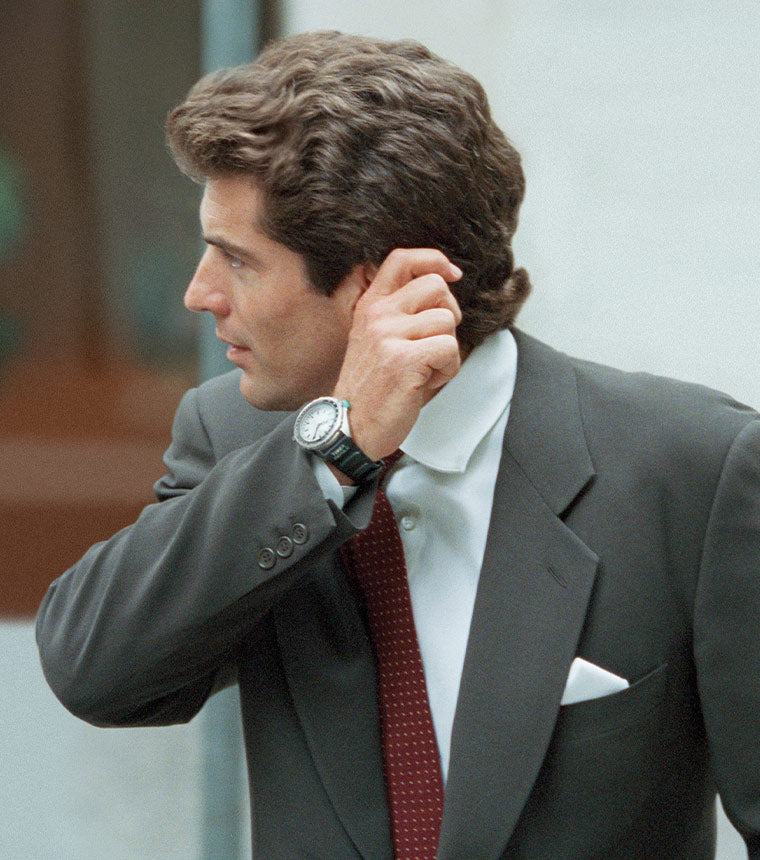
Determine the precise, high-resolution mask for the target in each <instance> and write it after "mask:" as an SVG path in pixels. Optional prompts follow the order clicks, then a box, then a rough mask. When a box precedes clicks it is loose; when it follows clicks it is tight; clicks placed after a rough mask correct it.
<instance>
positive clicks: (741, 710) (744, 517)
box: [694, 420, 760, 860]
mask: <svg viewBox="0 0 760 860" xmlns="http://www.w3.org/2000/svg"><path fill="white" fill-rule="evenodd" d="M694 648H695V658H696V665H697V678H698V684H699V693H700V700H701V704H702V712H703V715H704V720H705V726H706V728H707V734H708V739H709V744H710V752H711V758H712V765H713V771H714V774H715V779H716V782H717V785H718V791H719V792H720V795H721V800H722V802H723V805H724V807H725V809H726V813H727V815H728V817H729V819H730V820H731V822H732V823H733V825H734V826H735V827H736V828H737V830H739V832H740V833H741V834H742V836H743V837H744V840H745V842H746V844H747V848H748V856H749V858H750V860H760V420H754V421H751V422H750V423H748V424H747V425H745V427H744V428H743V430H742V431H741V432H740V433H739V434H738V436H737V437H736V439H735V440H734V443H733V445H732V446H731V449H730V450H729V452H728V455H727V457H726V460H725V463H724V466H723V471H722V475H721V479H720V482H719V484H718V488H717V492H716V495H715V499H714V502H713V507H712V511H711V514H710V519H709V523H708V528H707V532H706V539H705V545H704V551H703V554H702V563H701V569H700V581H699V588H698V591H697V599H696V605H695V615H694Z"/></svg>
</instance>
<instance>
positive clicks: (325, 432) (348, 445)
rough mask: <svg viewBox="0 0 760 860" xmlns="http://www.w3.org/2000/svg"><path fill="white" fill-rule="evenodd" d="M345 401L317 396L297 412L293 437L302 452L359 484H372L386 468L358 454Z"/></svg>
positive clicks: (382, 464) (363, 454) (379, 462)
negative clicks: (333, 467) (313, 455)
mask: <svg viewBox="0 0 760 860" xmlns="http://www.w3.org/2000/svg"><path fill="white" fill-rule="evenodd" d="M349 408H350V404H349V402H348V401H347V400H338V399H337V398H336V397H318V398H317V399H316V400H312V401H311V402H310V403H307V404H306V405H305V406H304V407H303V408H302V409H301V411H300V412H299V413H298V416H297V418H296V423H295V426H294V428H293V438H294V439H295V441H296V442H297V443H298V444H299V445H300V446H301V447H302V448H303V449H304V450H305V451H309V452H310V453H311V454H316V456H317V457H321V458H322V459H323V460H326V461H327V462H328V463H332V464H333V465H334V466H336V467H337V468H338V469H340V471H341V472H343V474H344V475H347V476H348V477H349V478H351V480H352V481H356V483H357V484H362V483H364V482H365V481H371V480H372V479H373V478H374V477H375V475H377V474H378V472H380V471H381V470H382V468H383V466H384V465H385V464H384V463H383V461H382V460H379V461H375V460H370V458H369V457H368V456H367V455H366V454H365V453H364V452H363V451H361V450H360V449H359V448H358V447H357V445H356V443H355V442H354V440H353V439H352V438H351V432H350V430H349V427H348V410H349Z"/></svg>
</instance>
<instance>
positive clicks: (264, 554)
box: [259, 546, 277, 570]
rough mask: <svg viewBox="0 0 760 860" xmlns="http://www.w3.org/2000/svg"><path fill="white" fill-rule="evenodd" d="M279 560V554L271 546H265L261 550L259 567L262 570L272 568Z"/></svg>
mask: <svg viewBox="0 0 760 860" xmlns="http://www.w3.org/2000/svg"><path fill="white" fill-rule="evenodd" d="M276 561H277V556H276V555H275V554H274V550H273V549H272V547H271V546H265V547H264V548H263V549H261V550H259V567H260V568H261V569H262V570H271V569H272V568H273V567H274V563H275V562H276Z"/></svg>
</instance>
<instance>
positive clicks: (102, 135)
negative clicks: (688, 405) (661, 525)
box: [0, 0, 760, 860]
mask: <svg viewBox="0 0 760 860" xmlns="http://www.w3.org/2000/svg"><path fill="white" fill-rule="evenodd" d="M330 28H336V29H341V30H344V31H348V32H356V33H364V34H367V35H373V36H380V37H383V38H402V37H411V38H416V39H419V40H420V41H423V42H425V43H426V44H428V45H429V46H430V47H431V48H432V49H433V50H435V51H436V52H438V53H440V54H442V55H443V56H445V57H448V58H449V59H452V60H453V61H455V62H457V63H459V64H460V65H462V66H463V67H464V68H466V69H468V70H469V71H471V72H472V73H474V74H475V75H476V76H477V77H478V78H479V79H480V80H481V81H482V82H483V83H484V85H485V87H486V90H487V92H488V94H489V98H490V100H491V105H492V108H493V112H494V115H495V117H496V120H497V122H498V123H499V124H500V125H501V126H502V128H503V129H504V130H505V131H506V133H507V134H508V135H509V136H510V137H511V138H512V140H513V141H514V142H515V144H516V146H517V148H518V149H519V150H520V152H521V153H522V155H523V160H524V165H525V171H526V175H527V184H528V191H527V196H526V200H525V204H524V206H523V210H522V217H521V224H520V228H519V230H518V232H517V235H516V239H515V248H516V256H517V260H518V262H519V263H520V264H521V265H524V266H525V267H526V268H527V269H528V270H529V272H530V273H531V276H532V280H533V283H534V295H533V296H532V297H531V299H530V300H529V301H528V304H527V305H526V307H525V310H524V312H523V314H522V316H521V319H520V324H521V325H522V327H524V328H525V329H526V330H527V331H530V332H531V333H533V334H536V335H537V336H539V337H542V338H544V339H546V340H548V341H549V342H551V343H552V344H554V345H556V346H559V347H560V348H562V349H565V350H567V351H568V352H571V353H574V354H578V355H582V356H584V357H588V358H592V359H596V360H599V361H604V362H607V363H610V364H613V365H617V366H621V367H625V368H628V369H637V370H649V371H652V372H657V373H665V374H668V375H672V376H677V377H681V378H685V379H690V380H694V381H698V382H703V383H706V384H708V385H711V386H713V387H717V388H720V389H722V390H725V391H727V392H729V393H730V394H733V395H734V396H735V397H737V398H738V399H740V400H743V401H745V402H750V403H752V404H753V405H755V406H760V374H759V373H758V364H757V334H756V333H757V331H758V330H760V298H758V295H759V292H758V284H757V274H756V273H757V272H758V271H759V270H760V244H758V242H757V239H756V233H757V227H758V223H760V169H759V168H758V164H760V134H759V133H758V128H760V122H759V121H758V120H759V119H760V117H758V104H760V99H758V95H759V93H758V89H759V88H760V50H758V48H760V17H758V15H757V9H756V2H755V0H724V2H721V3H719V4H716V3H713V2H711V0H679V2H678V3H674V4H662V3H659V2H655V0H625V2H624V3H616V4H610V3H608V2H602V0H584V2H583V3H578V4H568V3H565V2H562V0H471V2H467V3H463V2H461V0H431V2H428V3H426V4H416V5H415V4H409V3H408V2H406V0H403V2H402V0H375V2H373V3H371V4H369V5H368V4H357V3H354V2H349V0H320V2H319V3H314V2H311V0H282V2H275V0H266V2H263V0H262V2H255V0H188V2H185V3H177V4H169V3H166V4H165V3H153V2H149V0H23V2H22V0H5V2H4V3H3V4H2V7H1V8H0V585H1V586H2V587H0V615H2V616H3V617H4V619H5V620H4V621H2V622H0V653H2V654H3V658H2V662H0V681H1V682H2V684H3V689H4V697H3V699H2V701H1V702H0V723H1V724H2V725H3V727H4V731H3V733H2V736H0V760H2V761H3V762H4V763H5V764H6V767H5V769H4V777H5V778H4V780H3V781H2V783H0V804H1V805H2V808H3V810H4V814H3V816H2V817H0V845H2V846H3V854H4V856H9V857H13V858H20V860H27V858H45V860H47V858H49V857H53V856H54V857H61V858H64V860H101V858H102V857H105V856H107V857H109V858H124V860H155V858H156V857H160V858H162V860H169V858H183V860H187V858H203V860H210V859H211V858H213V860H228V858H229V860H232V858H236V860H237V858H242V857H246V856H249V853H248V847H247V845H248V834H247V822H246V806H247V794H246V790H245V785H244V776H243V771H242V766H241V752H240V745H239V744H240V737H239V727H238V725H237V713H236V709H237V703H236V700H235V697H234V696H227V698H224V697H216V698H215V699H214V700H212V701H211V703H210V705H209V706H208V707H207V708H206V709H205V710H204V712H203V713H202V714H201V716H200V717H199V718H198V719H197V720H195V721H193V722H192V723H191V724H190V725H189V726H187V727H180V728H169V729H153V730H144V729H140V730H120V731H103V730H98V729H93V728H91V727H89V726H86V725H84V724H83V723H80V722H79V721H77V720H75V719H74V718H73V717H69V716H68V715H67V714H66V713H65V711H63V709H62V708H61V707H60V706H59V705H58V704H57V702H55V701H54V700H53V698H52V694H51V693H50V692H49V691H48V690H47V687H46V686H45V684H44V681H43V679H42V678H41V675H40V672H39V668H38V663H37V657H36V651H35V646H34V640H33V626H32V620H31V619H32V614H33V612H34V611H35V609H36V606H37V604H38V602H39V599H40V598H41V596H42V594H43V592H44V589H45V588H46V587H47V584H48V583H49V582H50V581H51V580H52V579H53V578H54V577H55V576H57V575H59V573H60V572H61V571H62V570H63V569H64V568H65V567H67V566H68V564H70V563H71V562H73V561H74V560H75V559H76V558H78V557H79V555H80V554H81V552H82V551H83V550H84V549H85V548H86V547H87V546H89V545H90V544H91V543H92V542H93V541H95V540H98V539H100V538H104V537H107V536H109V535H110V534H112V533H113V532H114V531H115V530H116V529H117V528H119V527H120V526H121V525H123V524H126V523H128V522H131V521H132V520H133V519H134V517H135V515H136V513H137V512H138V511H139V510H140V509H141V507H142V506H143V504H145V502H147V501H149V500H150V498H151V493H150V484H151V483H152V481H153V480H154V479H155V478H156V477H157V476H158V475H159V474H160V473H161V471H162V465H161V453H162V451H163V449H164V448H165V445H166V443H167V441H168V438H169V427H170V423H171V418H172V415H173V412H174V409H175V407H176V404H177V403H178V401H179V398H180V396H181V394H182V392H183V391H184V390H185V388H187V387H188V386H189V385H191V384H194V382H195V381H196V379H198V378H199V377H205V376H208V375H210V374H213V373H217V372H220V371H221V370H223V369H224V367H225V365H224V361H223V359H222V358H221V357H220V350H219V349H218V346H217V344H215V343H214V339H213V334H212V329H213V326H206V325H203V324H200V326H199V330H198V331H195V330H194V328H193V326H194V323H193V321H192V320H191V319H190V318H189V317H190V315H189V314H186V313H185V312H184V311H183V310H182V305H181V296H182V292H183V290H184V287H185V285H186V283H187V279H188V277H189V275H190V273H191V271H192V268H193V265H194V262H195V260H196V258H197V256H198V250H199V246H198V228H197V204H198V199H199V196H198V190H197V189H196V188H194V187H193V186H192V185H191V184H190V183H189V182H187V181H186V180H184V179H182V178H181V177H180V176H179V175H178V174H177V172H176V170H175V169H174V167H173V165H172V163H171V160H170V158H169V157H168V155H167V154H166V152H165V148H164V143H163V133H162V125H163V119H164V116H165V114H166V112H167V111H168V110H169V109H170V108H171V107H172V106H173V105H174V104H175V103H177V102H178V101H179V100H180V99H181V98H182V96H183V95H184V93H185V92H186V90H187V89H188V88H189V86H190V85H191V84H192V83H193V82H194V81H195V80H196V79H197V78H198V76H199V75H200V74H201V72H202V71H204V70H207V69H211V68H214V67H217V66H222V65H231V64H234V63H237V62H241V61H244V60H247V59H248V58H249V57H250V56H252V55H253V54H254V53H255V50H256V48H257V46H258V45H259V44H261V43H262V42H263V41H265V40H266V39H267V38H269V37H271V36H274V35H277V34H278V32H283V33H293V32H299V31H303V30H312V29H330ZM744 856H745V852H744V850H743V849H742V847H741V844H740V842H739V840H738V837H737V836H736V834H735V833H734V832H733V831H732V830H731V828H730V826H729V825H728V824H727V823H726V821H725V818H724V817H721V818H720V851H719V857H720V858H721V860H738V858H741V857H744Z"/></svg>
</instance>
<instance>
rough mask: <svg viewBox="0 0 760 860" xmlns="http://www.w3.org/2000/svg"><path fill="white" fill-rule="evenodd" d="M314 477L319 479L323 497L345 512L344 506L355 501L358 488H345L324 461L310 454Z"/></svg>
mask: <svg viewBox="0 0 760 860" xmlns="http://www.w3.org/2000/svg"><path fill="white" fill-rule="evenodd" d="M309 462H310V463H311V468H312V471H313V472H314V477H315V478H316V479H317V483H318V484H319V488H320V490H322V495H323V496H324V497H325V498H326V499H328V500H329V501H331V502H334V503H335V505H336V506H337V507H339V508H340V509H341V510H343V508H344V506H345V505H346V504H347V503H348V502H350V501H351V499H353V497H354V494H355V493H356V491H357V489H358V487H355V486H344V485H343V484H341V483H339V481H338V479H337V478H336V477H335V475H333V473H332V472H331V471H330V467H329V466H328V465H327V463H325V461H324V460H323V459H321V458H320V457H317V456H316V455H314V454H309Z"/></svg>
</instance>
